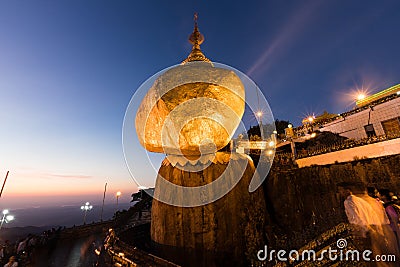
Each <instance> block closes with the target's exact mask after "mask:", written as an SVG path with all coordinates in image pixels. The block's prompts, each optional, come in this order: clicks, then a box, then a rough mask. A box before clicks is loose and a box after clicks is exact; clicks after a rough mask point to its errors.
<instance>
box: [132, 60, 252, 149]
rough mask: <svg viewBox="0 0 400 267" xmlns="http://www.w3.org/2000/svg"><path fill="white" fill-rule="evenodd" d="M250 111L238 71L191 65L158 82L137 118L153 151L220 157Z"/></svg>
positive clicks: (175, 69)
mask: <svg viewBox="0 0 400 267" xmlns="http://www.w3.org/2000/svg"><path fill="white" fill-rule="evenodd" d="M244 108H245V91H244V86H243V84H242V82H241V80H240V78H239V77H238V76H237V75H236V74H235V73H234V72H233V71H232V70H228V69H224V68H220V67H215V66H213V64H212V63H209V62H206V61H192V62H187V63H185V64H184V65H179V66H177V67H173V68H171V69H169V70H168V71H166V72H165V73H163V74H162V75H161V76H159V77H158V78H157V79H156V81H155V82H154V84H153V85H152V87H151V88H150V89H149V91H148V93H147V94H146V96H145V97H144V99H143V101H142V103H141V105H140V107H139V109H138V112H137V114H136V120H135V125H136V132H137V135H138V137H139V141H140V143H141V145H142V146H143V147H144V148H145V149H147V150H148V151H150V152H159V153H166V154H175V155H186V156H191V155H193V156H197V155H201V154H208V153H215V152H216V151H218V150H219V149H221V148H222V147H224V146H226V145H227V144H228V143H229V141H230V139H231V137H232V136H233V134H234V133H235V130H236V128H237V127H238V125H239V123H240V120H241V118H242V116H243V112H244Z"/></svg>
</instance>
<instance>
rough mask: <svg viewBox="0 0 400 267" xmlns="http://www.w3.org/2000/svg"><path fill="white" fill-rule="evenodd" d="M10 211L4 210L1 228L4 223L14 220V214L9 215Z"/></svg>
mask: <svg viewBox="0 0 400 267" xmlns="http://www.w3.org/2000/svg"><path fill="white" fill-rule="evenodd" d="M8 213H9V211H8V210H3V217H2V218H1V224H0V229H1V228H2V227H3V223H4V222H6V223H9V222H11V221H12V220H14V216H13V215H7V214H8Z"/></svg>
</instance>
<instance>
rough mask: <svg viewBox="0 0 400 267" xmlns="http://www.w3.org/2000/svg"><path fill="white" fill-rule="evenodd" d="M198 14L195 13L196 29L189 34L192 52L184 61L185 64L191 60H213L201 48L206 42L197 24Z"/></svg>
mask: <svg viewBox="0 0 400 267" xmlns="http://www.w3.org/2000/svg"><path fill="white" fill-rule="evenodd" d="M197 19H198V14H197V13H194V29H193V32H192V34H191V35H190V36H189V42H190V43H191V44H192V45H193V47H192V52H190V54H189V56H188V57H187V58H186V59H185V60H184V61H183V62H182V64H185V63H187V62H191V61H205V62H211V61H210V60H209V59H208V58H206V56H205V55H204V54H203V52H202V51H201V49H200V45H201V44H202V43H203V42H204V35H203V34H201V33H200V32H199V28H198V26H197Z"/></svg>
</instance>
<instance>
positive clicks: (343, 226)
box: [274, 223, 364, 267]
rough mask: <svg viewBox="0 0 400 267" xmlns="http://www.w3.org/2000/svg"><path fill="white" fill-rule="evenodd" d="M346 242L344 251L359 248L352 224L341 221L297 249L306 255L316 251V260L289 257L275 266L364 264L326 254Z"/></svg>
mask: <svg viewBox="0 0 400 267" xmlns="http://www.w3.org/2000/svg"><path fill="white" fill-rule="evenodd" d="M339 241H340V242H344V243H345V246H343V253H346V251H347V250H355V249H357V248H358V243H357V242H356V241H355V239H354V236H353V234H352V229H351V226H350V224H348V223H340V224H338V225H336V226H335V227H333V228H332V229H330V230H328V231H326V232H324V233H323V234H321V235H319V236H318V237H316V238H315V239H314V240H312V241H311V242H309V243H307V244H306V245H305V246H303V247H302V248H300V249H299V250H297V252H298V254H299V255H303V253H305V254H306V255H310V254H308V253H309V252H310V251H315V255H316V257H315V258H316V259H317V260H316V261H315V260H313V259H311V257H310V258H307V259H300V260H291V259H289V260H288V261H286V262H283V261H281V262H279V263H277V264H276V265H275V266H274V267H284V266H293V267H300V266H364V265H363V262H357V261H345V262H340V259H339V257H337V259H335V260H332V259H330V258H329V257H328V256H326V255H327V254H324V255H325V257H324V255H323V253H324V251H326V250H327V249H329V247H330V248H332V249H333V250H337V249H338V242H339Z"/></svg>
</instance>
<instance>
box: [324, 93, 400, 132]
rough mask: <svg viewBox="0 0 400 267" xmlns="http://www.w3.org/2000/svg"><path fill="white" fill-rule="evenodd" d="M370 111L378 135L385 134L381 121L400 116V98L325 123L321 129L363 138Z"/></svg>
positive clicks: (371, 120)
mask: <svg viewBox="0 0 400 267" xmlns="http://www.w3.org/2000/svg"><path fill="white" fill-rule="evenodd" d="M369 113H370V115H371V118H370V123H371V124H373V125H374V129H375V133H376V135H383V134H385V132H384V131H383V128H382V124H381V121H385V120H389V119H392V118H396V117H400V98H399V97H397V98H395V99H393V100H390V101H388V102H385V103H382V104H380V105H377V106H374V107H373V110H371V109H366V110H363V111H361V112H358V113H356V114H353V115H351V116H348V117H346V118H343V119H338V120H335V121H333V122H330V123H327V124H325V125H324V127H323V128H321V129H320V131H330V132H333V133H338V134H340V135H341V136H345V137H347V138H352V139H362V138H365V137H367V134H366V133H365V130H364V126H365V125H367V124H368V114H369Z"/></svg>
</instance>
